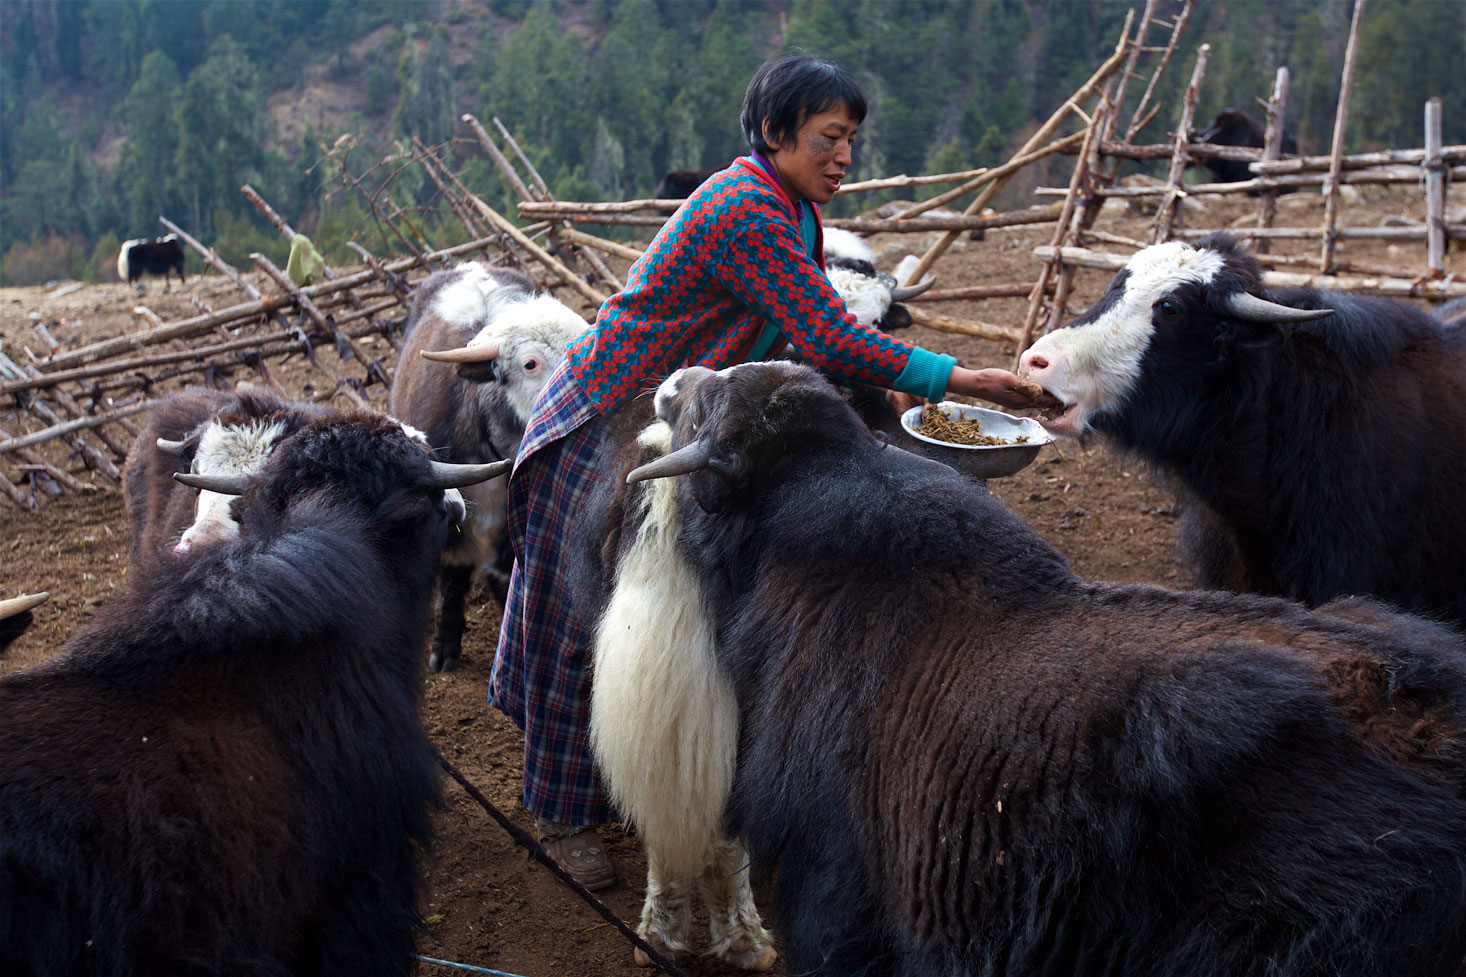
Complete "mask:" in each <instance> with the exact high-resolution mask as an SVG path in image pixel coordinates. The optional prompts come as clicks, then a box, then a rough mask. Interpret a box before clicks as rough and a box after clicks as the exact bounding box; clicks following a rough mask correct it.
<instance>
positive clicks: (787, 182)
mask: <svg viewBox="0 0 1466 977" xmlns="http://www.w3.org/2000/svg"><path fill="white" fill-rule="evenodd" d="M857 126H858V123H857V122H856V121H855V119H854V118H853V117H852V116H851V115H850V110H849V109H848V108H846V107H845V106H844V105H838V106H836V107H835V108H832V109H830V110H829V111H826V112H820V113H818V114H816V115H811V116H810V117H809V118H808V119H805V120H804V125H802V126H800V127H799V131H798V132H797V133H795V134H794V138H793V139H790V140H788V141H786V142H784V143H782V144H780V143H775V142H774V141H773V140H771V139H770V138H769V134H768V133H767V132H765V133H764V139H765V141H767V142H768V144H769V147H770V148H771V149H772V150H773V152H771V153H769V161H770V162H771V163H773V164H774V171H775V172H776V173H778V174H779V184H780V186H782V187H783V188H784V192H785V193H787V194H788V195H789V199H790V200H792V201H793V202H794V203H796V204H797V203H799V201H801V200H812V201H814V202H815V203H817V204H827V203H829V202H830V199H831V198H832V197H834V196H835V191H836V190H839V189H840V181H841V180H843V179H845V170H846V168H848V167H849V166H850V152H851V149H852V147H853V146H854V144H855V130H856V127H857Z"/></svg>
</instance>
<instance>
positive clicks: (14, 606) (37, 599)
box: [0, 590, 51, 621]
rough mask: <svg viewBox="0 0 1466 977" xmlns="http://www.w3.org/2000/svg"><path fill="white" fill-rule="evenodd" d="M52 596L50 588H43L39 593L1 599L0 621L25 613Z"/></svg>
mask: <svg viewBox="0 0 1466 977" xmlns="http://www.w3.org/2000/svg"><path fill="white" fill-rule="evenodd" d="M50 596H51V592H50V591H49V590H43V591H41V592H40V593H39V594H26V595H25V596H23V597H12V598H10V599H9V600H0V621H3V620H5V619H6V618H7V617H14V616H15V615H17V614H21V613H24V612H25V611H28V610H30V609H31V608H32V607H36V606H38V605H40V604H44V603H45V602H46V599H47V598H49V597H50Z"/></svg>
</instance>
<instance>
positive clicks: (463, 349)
mask: <svg viewBox="0 0 1466 977" xmlns="http://www.w3.org/2000/svg"><path fill="white" fill-rule="evenodd" d="M422 358H423V359H425V360H437V361H438V362H439V363H487V362H488V361H489V360H497V359H498V358H499V343H498V341H497V340H490V341H489V342H486V343H472V344H470V345H468V346H460V347H458V348H457V349H425V350H423V351H422Z"/></svg>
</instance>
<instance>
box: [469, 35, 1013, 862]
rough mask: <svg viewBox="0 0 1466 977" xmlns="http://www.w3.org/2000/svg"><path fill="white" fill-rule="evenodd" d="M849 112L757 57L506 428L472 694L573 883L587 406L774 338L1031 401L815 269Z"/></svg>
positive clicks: (745, 352)
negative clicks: (696, 161)
mask: <svg viewBox="0 0 1466 977" xmlns="http://www.w3.org/2000/svg"><path fill="white" fill-rule="evenodd" d="M865 112H866V104H865V98H864V96H863V95H861V93H860V90H859V89H858V88H857V87H856V85H855V83H854V81H853V80H852V79H851V78H850V77H849V76H848V75H847V74H845V72H843V71H842V70H841V69H840V68H838V67H836V66H835V65H833V64H831V63H829V62H826V61H820V60H817V59H814V58H810V57H806V56H802V55H790V56H785V57H781V58H777V59H775V60H773V61H769V62H767V63H765V64H764V65H763V66H762V67H760V68H759V70H758V71H757V72H756V73H755V74H754V76H753V79H752V80H751V81H750V82H749V85H748V91H747V92H746V93H745V95H744V99H743V111H742V125H743V134H744V138H745V139H746V140H747V142H748V144H749V146H750V148H751V149H752V151H753V152H752V154H751V155H750V156H746V157H740V158H739V159H737V160H735V161H734V162H733V164H732V165H731V166H729V167H728V168H727V169H726V170H723V171H722V172H720V173H717V174H715V175H714V176H712V177H711V178H709V180H708V181H707V182H706V183H704V184H703V185H702V187H700V188H699V189H698V190H697V191H696V192H695V193H694V194H693V195H692V196H691V197H689V198H688V200H687V201H686V203H684V204H683V206H682V207H681V208H680V209H679V210H678V211H677V213H676V214H675V215H674V216H673V217H672V219H671V220H670V221H668V223H667V224H666V226H664V227H663V228H662V230H661V232H660V233H659V234H658V235H657V237H656V239H655V240H654V241H653V242H652V244H651V247H650V248H649V249H648V251H647V252H646V254H645V255H643V256H642V257H641V258H640V259H639V260H638V261H637V262H636V264H635V265H633V266H632V268H631V271H630V273H629V277H628V280H627V285H626V289H625V291H623V292H621V293H619V294H617V295H615V296H613V297H612V298H611V299H609V300H608V301H607V302H606V304H605V305H603V306H602V307H601V311H600V314H599V316H598V317H597V320H596V325H595V327H594V328H593V329H591V331H590V332H588V333H587V334H586V335H585V336H584V337H583V338H582V339H580V340H578V341H577V342H576V343H575V344H574V345H572V346H571V347H570V349H569V350H568V352H567V355H566V358H565V360H564V361H563V363H562V364H561V366H560V368H559V369H558V370H557V371H556V372H555V374H554V375H553V376H552V377H551V378H550V380H549V381H548V382H547V384H546V386H545V388H544V390H543V391H542V392H541V394H540V396H539V399H538V401H537V402H536V404H535V407H534V410H533V413H532V414H531V417H530V421H529V424H528V427H527V429H526V431H525V436H524V440H523V441H522V442H521V446H520V449H519V456H518V458H517V459H516V463H515V470H514V474H513V476H512V477H511V479H510V485H509V500H508V510H509V512H508V518H509V535H510V539H511V541H512V543H513V546H514V552H515V555H516V556H517V560H516V562H515V565H514V571H513V575H512V577H511V581H510V588H509V597H508V600H507V601H506V603H505V608H504V619H503V625H502V629H501V631H500V634H499V647H498V653H497V655H496V656H495V660H494V668H493V673H492V676H491V678H490V686H489V701H491V702H493V703H494V704H495V705H497V706H498V707H499V708H500V709H502V710H503V711H504V712H505V713H507V714H508V715H509V716H510V717H511V718H512V719H514V721H515V722H516V723H517V724H518V725H519V726H520V728H521V729H523V730H524V733H525V763H524V780H525V789H524V805H525V807H526V808H527V809H528V810H529V811H530V812H531V813H533V814H534V815H535V818H536V826H537V828H538V831H539V835H540V838H541V841H542V843H544V844H545V845H546V847H547V848H548V849H549V851H550V853H551V854H552V855H553V856H554V857H555V858H556V860H557V861H559V862H560V864H561V865H563V866H564V867H565V868H566V869H567V870H568V871H569V872H570V873H571V874H572V875H573V876H574V877H575V878H577V879H578V880H579V881H580V882H581V883H582V884H584V885H585V886H586V887H587V888H589V889H597V888H603V887H605V886H607V885H610V884H611V883H612V882H613V881H615V874H614V870H613V869H612V866H611V863H610V860H609V857H608V856H607V854H606V852H605V851H604V848H603V846H602V845H601V842H600V839H599V838H598V837H597V835H596V831H595V826H596V825H599V824H602V823H604V822H606V821H608V820H610V819H611V811H610V810H609V808H608V806H607V804H606V801H605V798H604V796H603V794H602V790H601V784H600V779H599V777H598V775H597V773H596V769H595V764H594V762H593V759H592V757H591V754H590V750H589V746H588V733H587V729H586V727H587V721H588V718H589V708H590V707H589V693H590V681H589V674H588V671H587V667H588V664H589V648H590V637H591V629H592V627H593V626H594V622H593V621H583V620H580V619H579V618H578V617H577V616H576V614H575V611H574V607H573V604H572V602H571V601H570V600H569V598H568V594H567V593H566V591H565V584H564V582H563V573H564V569H565V565H564V564H563V563H562V553H561V552H560V547H561V546H562V545H563V544H564V543H565V541H566V540H568V539H569V538H570V521H571V519H572V518H573V517H574V514H575V512H576V509H577V508H578V505H579V503H580V501H581V500H583V499H584V498H585V497H586V495H587V493H588V492H589V490H590V488H591V485H592V480H593V478H594V469H593V468H592V459H593V456H594V453H595V447H596V445H597V443H598V441H599V439H600V437H601V433H602V427H603V418H604V417H605V416H606V415H607V414H608V413H609V412H611V411H612V410H613V409H614V408H615V407H617V406H618V405H619V404H621V403H622V402H624V401H625V400H627V399H628V398H630V397H632V396H634V395H635V394H637V393H638V392H641V391H644V390H649V389H652V388H654V387H655V386H656V384H657V383H658V382H660V381H661V380H662V379H663V378H664V377H666V376H667V375H668V374H670V373H672V372H673V371H674V370H676V369H678V368H680V367H685V366H693V365H700V366H706V367H710V368H712V369H715V370H716V369H721V368H723V367H726V366H730V365H732V364H734V363H740V362H744V361H746V360H757V359H766V358H768V357H769V356H771V355H773V354H774V353H777V352H778V351H779V350H780V349H781V348H782V347H783V346H785V345H786V344H788V345H792V346H793V347H794V349H795V350H796V351H797V352H798V353H799V354H800V355H801V356H802V357H803V359H804V360H805V362H807V363H809V364H810V365H812V366H815V367H817V368H819V369H821V370H824V371H826V372H827V373H829V374H831V375H833V376H834V377H835V378H837V379H841V380H846V381H850V382H853V383H860V384H867V385H870V386H875V387H882V388H888V389H891V390H893V391H895V392H896V393H895V394H894V395H893V399H894V400H895V402H896V403H897V404H898V406H900V405H903V404H907V403H915V402H918V401H919V399H920V398H928V399H931V400H940V399H942V397H943V395H944V393H957V394H965V395H967V396H971V397H980V398H982V399H985V400H989V401H993V402H995V403H998V404H1001V405H1003V406H1007V407H1032V406H1034V402H1033V401H1032V400H1030V399H1029V398H1028V397H1027V396H1026V395H1025V394H1023V393H1022V392H1021V391H1020V385H1019V381H1018V378H1017V377H1015V376H1014V375H1013V374H1011V373H1008V372H1007V371H1004V370H968V369H964V368H962V367H959V366H956V365H955V364H956V361H955V360H954V359H953V358H952V357H951V356H947V355H945V354H940V353H933V352H930V351H928V350H924V349H920V348H917V347H912V346H910V345H909V344H907V343H904V342H901V341H899V340H896V339H893V338H891V337H890V336H887V335H886V334H884V333H882V332H879V331H877V330H876V329H874V328H872V327H869V326H862V325H860V324H859V323H858V322H857V321H856V320H855V318H854V317H853V316H851V315H850V314H849V313H847V312H846V311H845V306H844V303H843V302H842V301H841V299H840V296H839V295H838V293H836V292H835V290H834V288H833V287H832V286H831V285H830V282H829V280H828V279H827V278H826V277H825V275H824V274H823V268H824V258H823V246H822V238H821V229H820V218H819V211H818V209H817V207H816V205H817V204H824V203H828V202H829V201H830V199H831V198H832V197H834V195H835V192H836V191H837V190H839V188H840V182H841V180H843V179H844V177H845V172H846V169H847V168H848V167H849V166H850V159H851V148H852V144H853V143H854V140H855V133H856V129H857V128H858V127H859V125H860V123H861V121H862V120H863V119H864V118H865ZM903 395H904V396H903Z"/></svg>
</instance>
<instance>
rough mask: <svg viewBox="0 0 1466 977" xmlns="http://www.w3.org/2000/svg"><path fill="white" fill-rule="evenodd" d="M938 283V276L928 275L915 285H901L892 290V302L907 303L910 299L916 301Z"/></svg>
mask: <svg viewBox="0 0 1466 977" xmlns="http://www.w3.org/2000/svg"><path fill="white" fill-rule="evenodd" d="M936 283H937V276H936V275H927V276H926V277H925V278H923V279H922V280H921V281H919V282H917V283H916V284H915V285H900V286H898V287H896V288H893V289H891V301H892V302H905V301H907V300H909V299H914V298H916V297H917V296H918V295H920V294H921V293H922V292H925V291H926V290H927V289H929V288H931V287H932V286H933V285H935V284H936Z"/></svg>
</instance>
